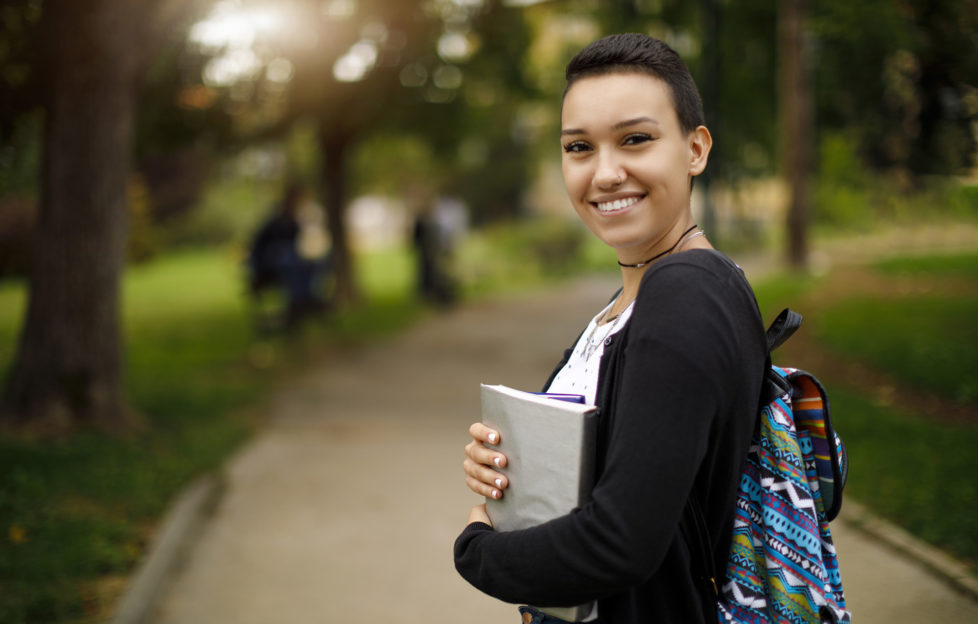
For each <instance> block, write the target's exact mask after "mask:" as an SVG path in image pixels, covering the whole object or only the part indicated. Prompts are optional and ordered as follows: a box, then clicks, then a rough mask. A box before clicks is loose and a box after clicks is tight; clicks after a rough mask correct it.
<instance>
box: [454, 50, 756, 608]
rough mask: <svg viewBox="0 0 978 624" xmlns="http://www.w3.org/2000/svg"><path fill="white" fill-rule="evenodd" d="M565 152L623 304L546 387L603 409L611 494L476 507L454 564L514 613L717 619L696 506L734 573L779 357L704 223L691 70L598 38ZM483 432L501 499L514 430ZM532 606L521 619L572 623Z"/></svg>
mask: <svg viewBox="0 0 978 624" xmlns="http://www.w3.org/2000/svg"><path fill="white" fill-rule="evenodd" d="M560 141H561V149H562V162H563V175H564V183H565V186H566V188H567V193H568V195H569V197H570V200H571V203H572V204H573V206H574V209H575V211H576V212H577V214H578V216H579V217H580V218H581V220H582V221H583V222H584V223H585V225H587V227H588V228H589V229H590V230H591V232H593V233H594V235H595V236H597V237H598V238H599V239H601V240H602V241H603V242H605V243H606V244H608V245H609V246H611V247H613V248H614V249H615V251H616V253H617V256H618V264H619V265H621V277H622V290H621V292H620V294H618V295H617V297H615V299H614V300H613V301H612V302H611V303H610V304H609V305H608V306H607V307H606V308H605V309H603V310H601V311H600V312H599V313H598V314H597V315H596V316H595V317H594V318H593V319H592V320H591V322H590V323H589V324H588V326H587V327H586V328H585V330H584V332H583V333H582V334H581V336H580V337H579V339H578V340H577V342H576V344H574V345H573V347H572V348H571V349H569V350H568V351H567V352H566V353H565V355H564V358H563V359H562V360H561V362H560V363H559V364H558V366H557V368H556V369H555V371H554V372H553V373H552V375H551V377H550V379H549V380H548V381H547V384H546V386H545V389H546V390H547V391H550V392H566V393H576V394H583V395H585V397H586V399H587V400H588V401H589V402H593V403H595V404H596V405H597V406H598V407H599V409H600V424H599V433H598V457H597V480H596V485H595V487H594V489H593V491H592V496H591V500H590V502H588V503H587V504H585V505H584V506H582V507H581V508H579V509H576V510H574V512H572V513H570V514H568V515H566V516H563V517H560V518H557V519H555V520H552V521H550V522H547V523H545V524H543V525H540V526H536V527H533V528H530V529H525V530H520V531H512V532H496V531H493V529H492V526H491V522H490V520H489V517H488V516H487V515H486V512H485V506H484V505H479V506H476V507H474V508H473V509H472V511H471V513H470V516H469V524H468V526H466V528H465V530H464V531H463V532H462V534H461V535H460V536H459V537H458V539H457V541H456V543H455V565H456V568H457V569H458V571H459V572H460V573H461V574H462V576H464V577H465V578H466V579H467V580H468V581H469V582H470V583H472V584H473V585H474V586H476V587H477V588H479V589H480V590H482V591H484V592H486V593H488V594H490V595H492V596H495V597H497V598H499V599H501V600H505V601H508V602H513V603H522V604H530V605H536V606H540V607H551V606H572V605H578V604H582V603H588V602H591V601H596V609H594V610H592V612H591V614H590V615H589V616H587V618H586V619H587V620H589V621H599V622H602V623H604V624H632V623H634V624H648V623H651V622H655V623H663V622H666V623H671V622H675V623H680V624H689V623H695V622H708V621H715V619H716V614H715V612H713V613H707V612H706V611H707V610H708V609H709V607H708V606H704V605H707V604H708V603H709V597H708V596H706V597H705V596H704V591H705V588H704V587H703V584H702V582H701V580H698V579H696V578H694V573H693V571H692V569H691V566H692V563H691V562H692V557H691V553H690V546H689V545H688V544H687V543H686V541H685V540H684V538H683V536H682V532H681V531H679V523H680V518H681V516H682V515H683V510H684V509H685V508H686V506H687V501H688V500H690V499H692V500H693V501H694V504H697V505H698V506H699V508H700V509H701V510H702V514H703V516H704V517H705V518H706V524H707V525H708V526H706V527H705V531H706V533H707V534H708V536H709V544H710V546H711V554H712V556H713V557H714V559H715V561H716V569H720V570H722V569H724V562H725V560H726V556H727V552H728V549H729V546H730V535H731V530H732V522H733V515H734V499H735V495H736V488H737V480H738V476H739V474H740V470H741V464H742V463H743V461H744V457H745V455H746V452H747V446H748V442H749V440H750V435H751V431H752V429H753V426H754V422H755V418H756V415H757V413H758V409H759V399H760V391H761V382H762V379H763V375H764V368H765V358H766V347H765V337H764V328H763V325H762V321H761V317H760V313H759V312H758V309H757V304H756V302H755V300H754V294H753V292H752V290H751V288H750V286H749V285H748V283H747V281H746V280H745V278H744V275H743V273H742V272H741V271H740V269H739V268H738V267H737V266H736V265H735V264H734V263H733V262H731V261H730V260H729V259H728V258H727V257H726V256H724V255H722V254H721V253H719V252H717V251H715V250H714V249H713V248H712V246H711V245H710V242H709V240H708V239H707V237H706V236H705V235H704V233H703V231H702V230H700V229H699V228H698V227H697V225H696V224H695V223H694V221H693V217H692V213H691V210H690V193H691V190H692V179H693V177H694V176H696V175H698V174H700V173H702V172H703V170H704V168H705V167H706V163H707V158H708V156H709V153H710V147H711V146H712V138H711V136H710V133H709V131H708V130H707V128H706V127H705V126H704V125H703V112H702V103H701V101H700V97H699V94H698V92H697V90H696V86H695V84H694V82H693V80H692V77H691V76H690V74H689V71H688V70H687V68H686V66H685V64H684V63H683V61H682V60H681V59H680V57H679V56H678V55H677V54H676V52H675V51H673V50H672V49H671V48H669V47H668V46H667V45H666V44H664V43H662V42H661V41H658V40H656V39H653V38H650V37H647V36H645V35H638V34H623V35H613V36H610V37H605V38H603V39H599V40H598V41H595V42H594V43H592V44H591V45H589V46H588V47H586V48H585V49H584V50H582V51H581V52H580V53H579V54H578V55H577V56H575V57H574V59H573V60H572V61H571V62H570V64H569V65H568V67H567V88H566V90H565V92H564V99H563V106H562V110H561V133H560ZM470 434H471V436H472V438H473V441H472V442H471V443H470V444H469V445H468V446H467V447H466V460H465V465H464V469H465V475H466V482H467V483H468V485H469V487H470V488H471V489H472V490H473V491H475V492H476V493H478V494H480V495H483V496H490V497H493V498H499V497H502V496H504V495H505V490H506V487H507V485H508V483H507V482H506V477H505V475H503V474H502V473H501V472H499V471H498V470H497V468H503V467H505V465H506V458H505V456H503V455H502V454H501V453H500V452H499V451H498V450H495V448H494V445H495V444H496V443H498V442H499V433H498V432H495V431H491V430H489V429H488V428H487V427H485V426H483V425H481V424H478V423H477V424H474V425H472V427H471V428H470ZM520 610H521V612H522V613H523V618H524V622H529V623H534V622H535V623H544V622H560V621H561V620H558V619H555V618H553V617H551V616H548V615H545V614H543V613H541V612H539V611H537V610H536V609H531V608H527V607H521V609H520Z"/></svg>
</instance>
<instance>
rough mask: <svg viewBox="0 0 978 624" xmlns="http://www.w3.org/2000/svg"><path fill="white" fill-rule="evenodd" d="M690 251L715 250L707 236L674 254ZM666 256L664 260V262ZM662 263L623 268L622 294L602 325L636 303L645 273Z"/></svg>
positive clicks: (691, 240) (685, 245)
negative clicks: (632, 303)
mask: <svg viewBox="0 0 978 624" xmlns="http://www.w3.org/2000/svg"><path fill="white" fill-rule="evenodd" d="M690 249H713V245H711V244H710V241H709V240H707V238H706V236H702V235H701V236H697V237H695V238H690V239H689V240H688V241H686V243H685V244H684V245H683V246H682V248H677V249H676V250H675V251H674V252H672V254H669V255H673V254H676V253H682V252H683V251H688V250H690ZM666 257H668V256H665V257H663V258H662V260H664V259H665V258H666ZM658 262H660V260H657V261H656V262H653V263H652V264H649V265H646V266H643V267H639V268H633V267H622V269H621V294H620V295H619V296H618V298H617V299H615V302H614V304H612V306H611V307H610V308H609V309H608V312H607V313H606V314H605V315H604V318H603V319H602V323H607V322H608V321H609V320H611V319H614V318H615V317H616V316H618V315H619V314H621V313H622V312H623V311H624V310H625V308H627V307H628V305H629V304H630V303H631V302H632V301H635V297H637V296H638V288H639V286H640V285H641V284H642V277H643V276H644V275H645V272H646V271H648V270H649V269H651V268H652V267H653V266H654V265H655V264H657V263H658Z"/></svg>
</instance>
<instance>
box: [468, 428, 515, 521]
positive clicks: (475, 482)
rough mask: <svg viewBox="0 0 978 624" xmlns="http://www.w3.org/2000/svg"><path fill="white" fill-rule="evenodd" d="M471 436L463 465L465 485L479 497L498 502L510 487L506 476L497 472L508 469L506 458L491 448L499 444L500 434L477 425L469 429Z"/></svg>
mask: <svg viewBox="0 0 978 624" xmlns="http://www.w3.org/2000/svg"><path fill="white" fill-rule="evenodd" d="M469 435H470V436H472V441H471V442H469V443H468V444H467V445H466V446H465V461H464V462H463V463H462V470H464V471H465V484H466V485H468V486H469V489H470V490H472V491H473V492H475V493H476V494H478V495H479V496H485V497H488V498H494V499H496V500H498V499H500V498H502V497H503V490H505V489H506V486H508V485H509V481H507V479H506V477H505V475H503V474H502V473H501V472H497V470H496V469H497V468H505V467H506V456H505V455H503V454H502V453H500V452H499V451H497V450H495V449H492V448H489V447H490V446H495V445H497V444H499V432H498V431H494V430H492V429H490V428H489V427H486V426H485V425H483V424H482V423H475V424H473V425H472V426H471V427H469ZM487 445H488V446H487ZM483 513H484V511H483Z"/></svg>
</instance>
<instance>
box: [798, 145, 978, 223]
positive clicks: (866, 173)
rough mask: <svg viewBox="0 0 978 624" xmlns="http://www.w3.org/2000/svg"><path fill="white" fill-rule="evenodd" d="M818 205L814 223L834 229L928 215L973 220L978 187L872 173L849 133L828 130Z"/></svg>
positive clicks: (817, 191) (915, 220)
mask: <svg viewBox="0 0 978 624" xmlns="http://www.w3.org/2000/svg"><path fill="white" fill-rule="evenodd" d="M814 204H815V220H816V223H817V224H818V225H821V226H827V227H829V228H833V229H836V230H839V229H842V230H846V229H855V230H867V229H871V228H872V227H873V226H874V225H876V224H878V223H883V222H885V223H891V224H892V223H905V224H912V223H919V222H921V221H922V220H923V219H928V218H941V219H945V220H952V221H953V220H955V219H958V220H961V219H965V220H970V219H974V218H976V217H978V187H975V186H969V185H968V184H966V183H964V182H961V181H959V180H955V179H951V178H940V177H938V178H932V179H919V180H917V182H916V184H911V181H910V180H909V179H908V178H906V177H905V176H901V175H899V173H898V172H890V173H877V172H873V171H872V170H871V169H869V168H868V167H867V166H866V165H864V164H863V163H862V161H861V160H860V158H859V155H858V154H857V153H856V141H855V140H853V138H852V137H851V136H849V135H848V134H844V133H834V132H827V133H825V134H824V135H823V137H822V139H821V142H820V150H819V171H818V177H817V178H816V180H815V193H814Z"/></svg>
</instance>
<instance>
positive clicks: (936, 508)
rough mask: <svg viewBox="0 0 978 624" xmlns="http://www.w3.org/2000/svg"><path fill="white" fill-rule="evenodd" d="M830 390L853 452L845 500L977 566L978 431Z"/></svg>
mask: <svg viewBox="0 0 978 624" xmlns="http://www.w3.org/2000/svg"><path fill="white" fill-rule="evenodd" d="M828 392H829V395H830V400H831V405H832V414H833V418H834V421H835V425H836V427H837V428H838V430H839V432H840V434H841V435H842V437H843V440H844V442H845V445H846V451H847V453H848V455H849V461H850V470H849V479H848V482H847V484H846V496H852V497H854V498H855V499H857V500H859V501H860V502H862V503H864V504H865V505H867V506H868V507H869V508H870V509H873V510H874V511H875V512H877V513H878V514H880V515H882V516H884V517H886V518H888V519H889V520H891V521H892V522H894V523H895V524H897V525H900V526H902V527H904V528H905V529H907V530H908V531H909V532H910V533H911V534H913V535H915V536H917V537H919V538H921V539H924V540H926V541H928V542H930V543H932V544H935V545H937V546H939V547H940V548H943V549H945V550H947V551H949V552H952V553H954V554H955V555H956V556H957V557H958V558H960V559H962V560H964V561H966V562H969V563H970V564H972V565H974V564H975V563H976V562H978V531H976V529H975V518H978V483H976V482H975V480H974V478H973V473H974V460H975V458H976V457H978V428H976V427H974V426H961V425H951V424H946V423H937V422H934V420H933V419H929V418H925V417H922V416H920V415H917V414H911V413H907V412H906V411H904V410H901V409H899V408H896V407H893V406H888V405H880V404H877V403H874V402H873V401H871V400H870V399H869V398H868V397H867V395H866V394H865V393H862V392H860V390H859V389H858V388H847V387H840V386H832V387H829V388H828ZM843 505H845V503H844V502H843Z"/></svg>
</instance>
